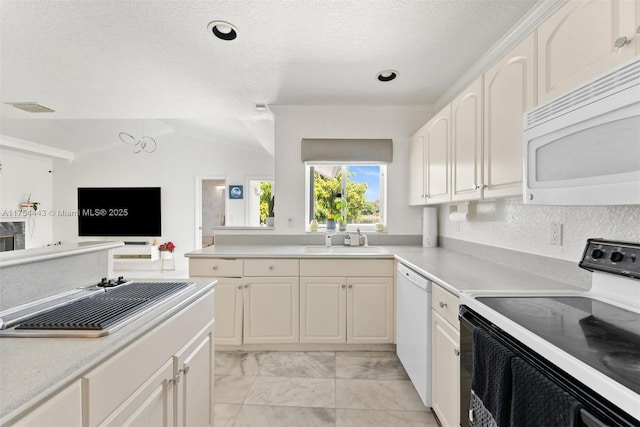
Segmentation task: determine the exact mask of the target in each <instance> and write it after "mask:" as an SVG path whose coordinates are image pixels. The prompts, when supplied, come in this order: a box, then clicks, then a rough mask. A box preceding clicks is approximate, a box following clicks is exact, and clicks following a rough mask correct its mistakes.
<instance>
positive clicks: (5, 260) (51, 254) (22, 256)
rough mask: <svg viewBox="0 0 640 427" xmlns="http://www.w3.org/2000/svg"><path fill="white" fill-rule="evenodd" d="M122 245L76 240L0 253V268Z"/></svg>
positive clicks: (120, 244)
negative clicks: (74, 241) (76, 241)
mask: <svg viewBox="0 0 640 427" xmlns="http://www.w3.org/2000/svg"><path fill="white" fill-rule="evenodd" d="M121 246H124V243H123V242H78V243H65V244H63V245H56V246H45V247H42V248H33V249H21V250H17V251H7V252H1V253H0V268H2V267H9V266H13V265H19V264H27V263H30V262H36V261H44V260H47V259H54V258H61V257H65V256H70V255H78V254H83V253H88V252H95V251H105V250H108V249H114V248H119V247H121Z"/></svg>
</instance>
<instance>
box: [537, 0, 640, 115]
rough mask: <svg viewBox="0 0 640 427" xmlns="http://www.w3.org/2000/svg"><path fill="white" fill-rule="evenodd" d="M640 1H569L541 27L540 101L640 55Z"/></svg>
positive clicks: (539, 30) (539, 51) (539, 44)
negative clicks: (639, 33) (639, 30)
mask: <svg viewBox="0 0 640 427" xmlns="http://www.w3.org/2000/svg"><path fill="white" fill-rule="evenodd" d="M638 9H640V1H638V0H607V1H603V0H570V1H569V2H568V3H567V4H566V5H564V6H563V7H562V8H561V9H559V10H558V11H557V12H556V13H555V14H553V15H552V16H551V17H550V18H549V19H548V20H547V21H545V22H544V23H542V24H541V25H540V26H539V27H538V102H539V103H544V102H546V101H548V100H550V99H552V98H554V97H556V96H559V95H561V94H563V93H564V92H566V91H568V90H570V89H572V88H573V87H574V86H576V85H578V84H580V83H583V82H585V81H586V80H589V79H590V78H592V77H594V76H596V75H598V74H600V73H603V72H605V71H607V70H608V69H610V68H612V67H614V66H615V65H617V64H620V63H621V62H624V61H626V60H628V59H630V58H632V57H633V56H634V55H636V54H638V53H640V37H639V36H638V35H637V34H636V32H637V30H638V29H640V28H638V27H639V26H640V17H639V16H638V14H640V11H639V10H638Z"/></svg>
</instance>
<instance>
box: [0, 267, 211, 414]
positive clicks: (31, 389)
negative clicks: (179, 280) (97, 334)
mask: <svg viewBox="0 0 640 427" xmlns="http://www.w3.org/2000/svg"><path fill="white" fill-rule="evenodd" d="M149 281H153V282H161V281H163V280H161V279H149ZM165 281H166V280H165ZM171 281H174V280H171ZM189 282H195V284H196V286H195V288H194V289H191V290H189V291H188V292H187V293H185V294H183V295H181V296H180V297H179V298H177V299H175V300H171V301H170V302H168V303H166V304H160V305H158V306H157V307H155V308H153V309H152V310H151V311H149V312H148V313H146V314H144V315H143V316H141V317H140V318H138V319H136V320H135V321H133V322H131V323H129V324H128V325H126V326H123V327H122V328H121V329H119V330H117V331H115V332H113V333H112V334H109V335H106V336H104V337H101V338H8V337H1V338H0V425H5V423H7V422H9V421H11V420H12V419H15V417H17V416H20V415H21V413H23V412H24V411H25V410H27V409H28V408H29V407H31V406H32V405H34V404H36V403H37V402H39V401H41V400H43V399H45V398H47V397H48V396H50V395H52V394H54V393H56V392H57V391H59V390H61V389H63V388H64V387H66V386H67V385H69V384H71V383H72V382H73V381H75V380H77V379H78V378H79V377H81V376H82V375H83V374H85V373H86V372H88V371H90V370H91V369H93V368H95V367H96V366H97V365H99V364H100V363H102V362H103V361H104V360H106V359H108V358H109V357H110V356H112V355H113V354H115V353H117V352H118V351H120V350H121V349H122V348H124V347H125V346H127V345H128V344H130V343H132V342H134V341H135V340H137V339H138V338H140V337H141V336H142V335H144V334H145V333H147V332H148V331H149V330H151V329H152V328H154V327H156V326H158V325H159V324H160V323H162V322H163V321H164V320H166V319H168V318H169V317H171V316H172V315H173V314H175V313H177V312H178V311H180V310H181V309H182V308H184V307H185V306H187V305H188V304H190V303H191V302H193V301H195V300H196V299H198V298H199V297H200V296H202V295H204V294H205V293H207V292H208V291H209V290H210V289H211V288H212V287H213V286H214V285H215V281H212V280H210V279H200V280H189Z"/></svg>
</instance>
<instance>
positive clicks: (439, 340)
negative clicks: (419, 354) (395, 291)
mask: <svg viewBox="0 0 640 427" xmlns="http://www.w3.org/2000/svg"><path fill="white" fill-rule="evenodd" d="M431 314H432V320H431V328H432V329H431V330H432V334H431V339H432V342H431V347H432V352H433V353H432V354H433V361H432V365H431V369H432V376H431V377H432V379H433V401H432V405H433V411H434V412H435V413H436V415H437V416H438V419H439V420H440V423H441V425H442V426H443V427H449V426H451V427H457V426H459V425H460V364H459V362H460V360H459V359H460V333H459V332H458V331H457V330H455V329H454V328H453V326H451V325H450V324H449V323H448V322H447V321H446V320H444V318H443V317H441V316H440V315H439V314H438V313H437V312H436V311H435V310H433V311H432V313H431Z"/></svg>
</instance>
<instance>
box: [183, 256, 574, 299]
mask: <svg viewBox="0 0 640 427" xmlns="http://www.w3.org/2000/svg"><path fill="white" fill-rule="evenodd" d="M309 247H310V246H304V245H225V246H215V245H214V246H209V247H207V248H204V249H201V250H198V251H194V252H189V253H187V254H185V256H186V257H188V258H366V259H371V258H395V259H397V260H398V261H399V262H400V263H402V264H405V265H406V266H408V267H410V268H411V269H413V270H415V271H416V272H418V273H420V274H422V275H424V276H426V277H427V278H428V279H430V280H433V281H434V282H436V283H437V284H439V285H440V286H442V287H444V288H446V289H447V290H448V291H450V292H452V293H453V294H455V295H459V294H460V292H477V291H511V292H527V291H585V290H586V289H584V288H580V287H578V286H576V285H572V284H569V283H565V282H562V281H558V280H553V279H550V278H547V277H544V276H539V275H536V274H531V273H527V272H525V271H522V270H518V269H515V268H511V267H507V266H505V265H501V264H496V263H493V262H489V261H485V260H482V259H480V258H476V257H473V256H470V255H464V254H460V253H458V252H454V251H451V250H447V249H443V248H423V247H421V246H374V247H373V248H378V249H380V250H381V252H380V253H370V252H369V251H367V247H353V248H349V247H347V248H345V249H346V250H347V251H344V252H343V251H342V248H343V247H341V246H339V245H336V246H334V247H335V250H336V252H334V253H332V252H330V251H328V252H326V253H309V252H308V248H309ZM312 248H319V249H318V250H321V248H322V246H315V247H314V246H312ZM332 248H333V247H332ZM382 251H384V252H382Z"/></svg>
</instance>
